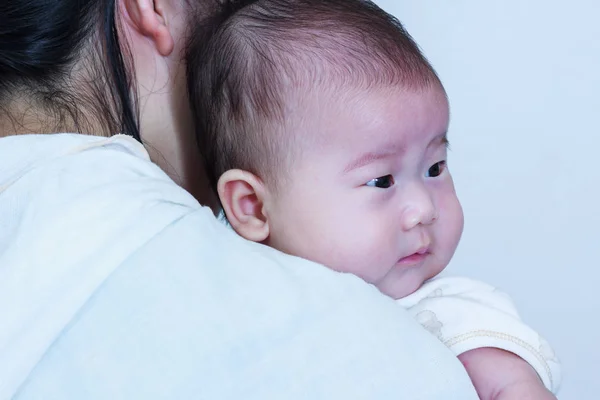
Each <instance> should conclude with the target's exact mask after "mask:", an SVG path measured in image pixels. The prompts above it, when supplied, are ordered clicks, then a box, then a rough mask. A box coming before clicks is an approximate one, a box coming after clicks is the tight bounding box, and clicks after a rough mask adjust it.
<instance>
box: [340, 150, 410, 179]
mask: <svg viewBox="0 0 600 400" xmlns="http://www.w3.org/2000/svg"><path fill="white" fill-rule="evenodd" d="M396 155H398V151H369V152H367V153H364V154H362V155H361V156H360V157H358V158H357V159H355V160H353V161H352V162H351V163H349V164H348V165H347V166H346V168H344V174H347V173H348V172H350V171H353V170H355V169H358V168H361V167H364V166H365V165H369V164H371V163H373V162H375V161H379V160H385V159H386V158H390V157H393V156H396Z"/></svg>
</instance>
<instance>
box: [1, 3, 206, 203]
mask: <svg viewBox="0 0 600 400" xmlns="http://www.w3.org/2000/svg"><path fill="white" fill-rule="evenodd" d="M207 3H209V0H8V1H2V2H0V137H1V136H6V135H11V134H20V133H52V132H79V133H87V134H93V135H104V136H109V135H112V134H115V133H125V134H128V135H131V136H133V137H135V138H136V139H138V140H140V141H143V142H144V144H146V145H147V148H148V149H149V151H150V153H151V156H152V157H153V158H154V160H155V161H156V162H157V163H158V164H159V165H160V166H161V167H163V169H165V170H166V172H167V173H169V174H170V175H171V176H172V177H173V178H175V179H176V180H177V181H178V182H179V183H181V184H183V185H184V186H186V187H187V188H188V189H190V190H192V191H194V187H193V186H194V185H195V184H198V182H200V184H201V183H202V181H203V179H201V176H200V177H199V172H198V171H201V168H200V167H199V163H198V160H197V154H196V146H195V145H194V142H193V135H192V132H191V131H192V129H191V127H190V120H191V119H190V118H189V105H188V101H187V95H186V88H185V66H184V64H185V63H184V62H183V49H184V48H185V47H186V43H185V42H186V37H187V27H188V25H190V24H191V23H193V22H195V21H196V18H198V17H200V16H201V14H202V13H203V12H204V11H205V10H206V8H207V7H208V4H207ZM199 197H201V196H199Z"/></svg>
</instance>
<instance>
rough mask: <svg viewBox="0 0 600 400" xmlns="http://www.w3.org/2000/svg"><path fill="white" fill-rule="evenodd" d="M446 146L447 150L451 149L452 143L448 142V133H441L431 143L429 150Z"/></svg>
mask: <svg viewBox="0 0 600 400" xmlns="http://www.w3.org/2000/svg"><path fill="white" fill-rule="evenodd" d="M436 145H437V146H440V145H441V146H444V147H446V148H448V147H450V141H449V140H448V132H444V133H441V134H439V135H437V136H436V137H434V138H433V139H432V140H431V142H429V145H428V146H427V147H428V148H429V147H431V146H436Z"/></svg>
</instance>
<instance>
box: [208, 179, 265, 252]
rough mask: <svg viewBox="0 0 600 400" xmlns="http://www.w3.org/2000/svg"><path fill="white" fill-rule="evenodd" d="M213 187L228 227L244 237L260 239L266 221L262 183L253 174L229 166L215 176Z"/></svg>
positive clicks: (254, 239)
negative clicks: (228, 168)
mask: <svg viewBox="0 0 600 400" xmlns="http://www.w3.org/2000/svg"><path fill="white" fill-rule="evenodd" d="M217 191H218V193H219V198H220V200H221V204H222V205H223V211H224V212H225V215H226V216H227V220H228V221H229V224H231V226H232V228H233V229H234V230H235V231H236V232H237V233H238V235H240V236H242V237H243V238H245V239H248V240H251V241H253V242H264V241H265V240H266V239H267V238H268V237H269V221H268V219H267V216H266V215H265V213H264V211H263V210H264V199H263V195H264V184H263V183H262V182H261V180H260V179H259V178H258V177H256V175H254V174H252V173H250V172H247V171H242V170H239V169H232V170H229V171H227V172H225V173H224V174H223V175H221V178H219V182H218V185H217Z"/></svg>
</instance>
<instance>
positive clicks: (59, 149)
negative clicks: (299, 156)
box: [0, 0, 477, 400]
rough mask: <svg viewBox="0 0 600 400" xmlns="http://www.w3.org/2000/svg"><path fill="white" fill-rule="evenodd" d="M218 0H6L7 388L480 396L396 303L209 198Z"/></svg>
mask: <svg viewBox="0 0 600 400" xmlns="http://www.w3.org/2000/svg"><path fill="white" fill-rule="evenodd" d="M207 3H208V1H200V0H195V2H194V0H187V1H185V0H54V1H48V0H9V1H8V2H6V1H5V2H2V4H1V5H0V111H1V112H0V137H1V139H0V222H1V224H0V324H1V326H2V330H0V398H2V399H4V398H15V399H30V398H60V399H105V398H127V399H133V398H136V399H137V398H146V399H154V398H210V399H226V398H246V399H269V398H277V399H280V398H285V399H299V398H308V399H320V398H328V399H338V398H340V399H341V398H369V399H387V398H397V397H398V396H400V398H407V399H416V398H421V399H437V398H443V399H461V400H464V399H471V398H472V399H476V398H477V397H476V395H475V392H474V390H473V388H472V386H471V384H470V382H469V379H468V377H467V375H466V373H465V372H464V370H463V369H462V366H461V365H460V363H459V362H458V361H457V360H456V359H455V358H454V357H453V356H452V354H450V353H449V352H448V351H447V350H446V349H445V348H444V347H443V345H442V344H441V343H439V342H437V341H436V340H435V338H433V337H431V336H430V335H429V334H428V333H426V332H425V331H423V330H422V329H421V328H420V327H419V326H417V325H416V323H415V322H413V321H412V320H411V319H410V318H409V317H408V315H407V314H406V313H405V312H404V311H403V310H401V309H400V308H399V307H398V306H396V305H395V304H394V303H393V302H392V301H391V300H389V299H387V298H385V297H384V296H382V295H381V294H379V293H378V292H377V291H376V290H375V289H373V288H371V287H370V286H368V285H366V284H364V283H363V282H361V281H360V280H359V279H357V278H354V277H352V276H346V275H340V274H336V273H334V272H331V271H329V270H327V269H325V268H322V267H319V266H315V265H313V264H311V263H309V262H307V261H304V260H300V259H296V258H293V257H289V256H286V255H283V254H280V253H278V252H275V251H273V250H271V249H268V248H265V247H261V246H259V245H256V244H253V243H248V242H245V241H243V240H242V239H240V238H238V237H237V236H236V235H234V234H232V233H231V232H229V231H228V230H227V229H226V228H224V227H223V226H222V225H221V224H220V223H218V222H217V221H216V219H215V218H214V216H213V214H212V212H211V211H210V209H209V208H202V207H201V206H200V205H199V203H198V201H200V202H203V203H205V204H207V203H210V201H211V199H210V198H209V197H207V195H206V193H208V190H206V185H205V182H204V180H203V176H202V175H201V168H200V164H199V161H198V155H197V151H196V148H195V143H194V140H193V138H192V136H191V132H192V130H191V129H190V127H189V120H190V118H189V115H188V113H189V110H188V105H187V99H186V96H185V76H184V75H185V74H184V70H185V63H184V62H182V61H181V60H183V59H184V58H185V57H184V52H185V44H186V32H187V27H188V26H191V24H195V23H201V21H202V15H203V14H205V13H207V12H209V11H210V6H209V4H207ZM60 132H76V133H72V134H60ZM115 133H123V134H126V135H129V136H124V135H114V134H115ZM113 135H114V136H113ZM136 139H137V141H136ZM140 143H143V146H142V145H141V144H140ZM179 185H180V186H179ZM182 187H183V188H182ZM184 188H185V189H187V191H186V190H184ZM189 193H191V194H192V195H193V196H191V195H190V194H189Z"/></svg>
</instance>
